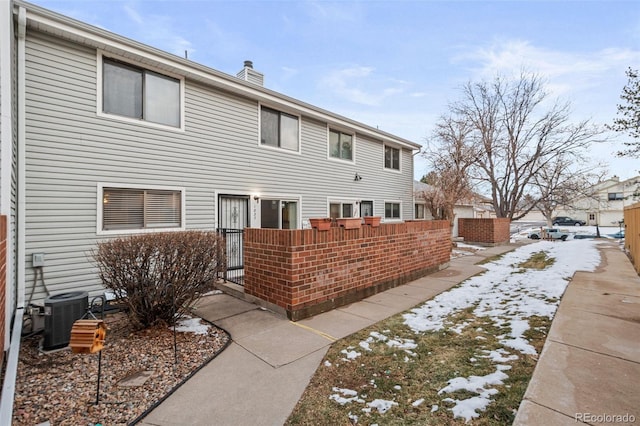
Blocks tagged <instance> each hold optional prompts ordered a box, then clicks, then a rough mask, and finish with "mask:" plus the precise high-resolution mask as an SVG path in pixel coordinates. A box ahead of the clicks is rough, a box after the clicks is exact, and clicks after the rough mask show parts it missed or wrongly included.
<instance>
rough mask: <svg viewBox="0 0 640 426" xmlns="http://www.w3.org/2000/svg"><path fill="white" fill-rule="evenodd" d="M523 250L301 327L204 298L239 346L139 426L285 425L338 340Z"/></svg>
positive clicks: (466, 265) (459, 264)
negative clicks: (325, 356)
mask: <svg viewBox="0 0 640 426" xmlns="http://www.w3.org/2000/svg"><path fill="white" fill-rule="evenodd" d="M516 247H517V245H503V246H498V247H491V248H487V249H486V250H482V251H479V252H478V253H477V254H476V255H473V256H463V257H460V258H457V259H453V260H452V261H451V263H450V265H449V267H448V268H446V269H443V270H441V271H439V272H436V273H434V274H431V275H429V276H427V277H423V278H421V279H418V280H416V281H412V282H410V283H408V284H405V285H402V286H400V287H396V288H393V289H390V290H387V291H385V292H383V293H379V294H376V295H374V296H371V297H369V298H367V299H365V300H362V301H360V302H357V303H353V304H351V305H347V306H343V307H341V308H338V309H334V310H333V311H330V312H326V313H323V314H320V315H317V316H315V317H312V318H308V319H305V320H302V321H298V322H295V323H294V322H291V321H289V320H288V319H286V318H285V317H283V316H281V315H277V314H274V313H272V312H270V311H268V310H265V309H263V308H260V307H258V306H257V305H254V304H252V303H248V302H245V301H243V300H240V299H238V298H235V297H233V296H229V295H226V294H218V295H213V296H208V297H205V298H203V299H201V300H200V301H199V303H198V306H197V310H196V313H197V314H198V315H200V316H201V317H202V318H205V319H207V320H209V321H211V322H213V323H215V324H216V325H218V326H220V327H222V328H224V329H225V330H227V331H228V332H229V333H230V334H231V336H232V338H233V342H232V343H231V345H230V346H229V347H228V348H227V349H226V350H224V351H223V352H222V353H221V354H220V355H218V357H217V358H215V359H214V360H213V361H211V362H210V363H209V364H208V365H206V366H205V367H204V368H202V369H201V370H200V371H199V372H198V373H197V374H195V375H194V376H193V377H192V378H191V379H190V380H189V381H188V382H187V383H185V384H184V385H182V386H181V387H180V388H179V389H178V390H177V391H176V392H174V393H173V394H172V395H171V396H170V397H169V398H167V399H166V400H165V401H163V402H162V403H161V404H160V405H159V406H158V407H157V408H155V409H154V410H153V411H152V412H151V413H150V414H149V415H147V416H146V417H145V418H144V420H142V421H141V422H140V423H138V424H140V425H147V426H150V425H154V426H159V425H163V426H168V425H207V426H209V425H213V424H215V425H217V426H219V425H233V426H242V425H247V426H249V425H251V426H258V425H282V424H283V423H284V422H285V421H286V419H287V418H288V417H289V414H291V412H292V411H293V408H294V407H295V405H296V403H297V402H298V400H299V399H300V397H301V396H302V393H303V392H304V390H305V388H306V387H307V384H308V383H309V381H310V379H311V377H312V376H313V374H314V373H315V371H316V369H317V368H318V366H319V365H320V362H321V361H322V359H323V357H324V355H325V353H326V352H327V350H328V349H329V346H330V345H331V344H332V343H333V342H334V341H335V340H337V339H340V338H342V337H345V336H348V335H350V334H352V333H355V332H357V331H359V330H361V329H363V328H365V327H368V326H370V325H372V324H375V323H377V322H379V321H381V320H383V319H385V318H388V317H390V316H392V315H395V314H397V313H399V312H402V311H405V310H407V309H409V308H412V307H414V306H416V305H419V304H421V303H422V302H424V301H426V300H429V299H431V298H432V297H434V296H435V295H437V294H439V293H441V292H443V291H445V290H448V289H449V288H451V287H453V286H455V285H457V284H458V283H460V282H462V281H464V280H465V279H467V278H469V277H471V276H473V275H475V274H477V273H479V272H481V271H483V270H484V268H482V267H480V266H477V265H475V263H477V262H479V261H481V260H483V259H485V258H487V257H491V256H494V255H497V254H501V253H505V252H507V251H511V250H513V249H514V248H516Z"/></svg>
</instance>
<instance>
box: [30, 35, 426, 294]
mask: <svg viewBox="0 0 640 426" xmlns="http://www.w3.org/2000/svg"><path fill="white" fill-rule="evenodd" d="M96 58H97V52H96V51H95V50H94V49H87V48H84V47H81V46H78V45H75V44H72V43H70V42H66V41H61V40H57V39H55V38H51V37H50V36H48V35H47V36H44V35H42V34H39V33H36V32H34V31H33V30H31V31H29V32H28V37H27V64H26V68H27V69H26V72H27V96H26V97H27V105H26V106H27V135H26V138H27V147H26V151H27V157H26V168H27V182H26V185H27V211H26V215H27V224H26V226H27V241H26V260H27V264H26V268H27V278H26V279H27V294H28V293H29V292H30V287H31V286H32V282H33V278H34V276H33V269H32V268H31V256H32V254H33V253H44V254H45V267H44V278H45V283H46V287H47V289H48V290H49V292H50V293H51V294H56V293H61V292H65V291H71V290H77V289H81V288H82V289H86V290H89V291H90V292H91V294H92V295H96V294H99V293H101V292H102V291H103V288H102V286H101V284H100V282H99V280H98V278H97V275H96V269H95V267H94V265H93V264H92V261H91V250H92V249H93V248H94V247H95V244H96V242H97V241H101V240H104V239H107V238H111V237H106V236H102V235H97V234H96V226H97V223H96V221H97V208H98V204H97V195H98V194H97V187H98V183H101V184H104V185H105V186H109V184H120V185H135V186H136V187H138V188H140V187H144V186H145V185H149V186H153V187H163V186H164V187H180V188H184V189H185V194H186V197H185V204H186V212H185V224H186V228H187V229H214V228H215V226H216V215H217V205H216V203H217V200H216V195H217V194H225V193H236V194H246V195H250V194H263V195H264V194H267V195H268V194H273V195H282V196H294V197H300V198H301V203H300V205H299V209H300V211H301V216H302V219H303V220H304V219H307V218H309V217H318V216H321V217H324V216H327V214H328V213H327V207H328V206H327V199H328V197H341V198H352V199H358V200H359V199H365V200H373V201H374V206H375V207H374V208H375V213H376V214H377V215H381V216H383V215H384V200H385V199H394V200H399V199H401V200H402V202H403V208H402V212H403V217H404V218H405V219H410V218H411V217H412V209H413V204H412V188H413V176H412V175H413V173H412V166H411V163H412V157H411V152H410V151H409V150H402V160H401V161H402V172H403V173H402V174H400V173H397V172H396V173H389V172H385V171H384V167H383V166H384V164H383V160H384V156H383V145H382V141H376V140H371V139H367V138H363V137H360V136H359V135H357V134H356V142H355V158H356V162H355V164H349V163H345V162H336V161H331V160H329V159H327V143H328V142H327V124H326V123H322V122H318V121H316V120H311V119H308V118H306V117H304V116H303V117H301V119H300V120H301V141H302V142H301V152H300V153H297V152H291V151H287V150H280V149H269V148H265V147H262V146H260V145H259V143H258V132H259V128H258V117H259V114H258V111H259V104H258V102H257V101H255V100H250V99H245V98H241V97H239V96H237V95H231V94H229V93H225V92H222V91H220V90H218V89H212V88H210V87H208V86H205V85H203V84H201V83H196V82H194V81H190V80H188V79H186V80H185V96H184V99H185V127H184V131H172V130H166V129H160V128H158V127H154V126H149V125H145V124H144V123H132V122H130V121H123V120H119V119H118V118H117V117H113V118H112V117H104V116H98V115H97V113H96V84H97V69H96ZM269 107H272V108H273V106H271V105H269ZM276 109H277V108H276ZM285 112H290V111H285ZM356 172H357V173H358V174H360V175H361V176H362V177H363V180H362V181H359V182H354V176H355V173H356ZM45 296H46V294H45V292H44V287H43V286H42V283H41V282H39V283H38V284H37V286H36V289H35V293H34V300H41V299H43V298H44V297H45Z"/></svg>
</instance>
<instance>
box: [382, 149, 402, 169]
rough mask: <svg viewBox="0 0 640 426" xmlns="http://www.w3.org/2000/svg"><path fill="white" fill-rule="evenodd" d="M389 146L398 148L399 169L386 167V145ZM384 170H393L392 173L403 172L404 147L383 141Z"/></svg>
mask: <svg viewBox="0 0 640 426" xmlns="http://www.w3.org/2000/svg"><path fill="white" fill-rule="evenodd" d="M387 146H388V147H389V148H394V149H397V150H398V169H390V168H387V167H385V165H384V163H385V161H384V160H385V150H386V149H385V148H386V147H387ZM382 170H384V171H386V172H392V173H402V148H400V147H399V146H396V145H392V144H388V143H383V144H382Z"/></svg>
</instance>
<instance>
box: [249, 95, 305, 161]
mask: <svg viewBox="0 0 640 426" xmlns="http://www.w3.org/2000/svg"><path fill="white" fill-rule="evenodd" d="M263 106H264V107H265V108H268V109H272V110H274V111H278V112H282V113H285V114H289V115H292V116H294V117H297V118H298V150H297V151H294V150H292V149H287V148H281V147H279V146H271V145H264V144H263V143H262V141H261V140H260V137H261V134H262V133H261V132H262V107H263ZM258 147H259V148H262V149H270V150H272V151H275V152H286V153H289V154H297V155H301V154H302V116H301V115H300V114H298V113H295V112H291V111H288V110H286V109H282V108H281V107H277V106H271V105H269V104H263V103H261V102H258Z"/></svg>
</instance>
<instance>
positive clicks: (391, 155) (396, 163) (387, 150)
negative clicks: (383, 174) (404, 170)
mask: <svg viewBox="0 0 640 426" xmlns="http://www.w3.org/2000/svg"><path fill="white" fill-rule="evenodd" d="M384 168H385V169H391V170H400V149H399V148H394V147H392V146H388V145H385V146H384Z"/></svg>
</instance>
